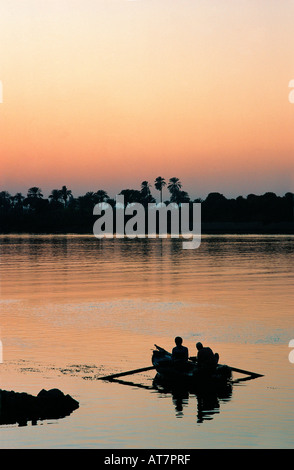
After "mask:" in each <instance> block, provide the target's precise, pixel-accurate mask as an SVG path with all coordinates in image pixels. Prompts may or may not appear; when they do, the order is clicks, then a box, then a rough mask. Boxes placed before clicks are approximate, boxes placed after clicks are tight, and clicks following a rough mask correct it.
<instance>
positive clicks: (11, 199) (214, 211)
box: [0, 176, 294, 233]
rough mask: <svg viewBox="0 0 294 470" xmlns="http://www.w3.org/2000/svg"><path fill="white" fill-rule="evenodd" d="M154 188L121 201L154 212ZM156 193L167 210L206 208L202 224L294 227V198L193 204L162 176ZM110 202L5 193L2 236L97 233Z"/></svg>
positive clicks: (97, 195)
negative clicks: (101, 209)
mask: <svg viewBox="0 0 294 470" xmlns="http://www.w3.org/2000/svg"><path fill="white" fill-rule="evenodd" d="M151 187H152V185H151V184H150V183H149V182H148V181H143V182H142V183H141V185H140V188H139V189H123V190H121V191H120V193H119V195H123V196H124V202H125V205H128V204H132V203H134V202H137V203H140V204H142V205H144V206H146V207H147V206H148V204H149V203H156V199H155V198H154V196H153V195H152V193H151ZM154 188H155V190H156V191H158V193H159V200H160V202H161V203H163V202H164V203H165V204H166V205H169V204H172V203H176V204H178V205H179V207H181V204H183V203H189V204H190V206H191V207H192V204H193V203H195V202H197V203H201V211H202V223H204V224H205V223H221V224H222V223H226V222H231V223H239V224H240V223H261V224H271V223H280V222H286V223H292V222H293V200H294V195H293V193H290V192H288V193H286V194H285V195H284V196H277V195H276V194H275V193H273V192H267V193H265V194H263V195H255V194H249V195H248V196H246V197H244V196H238V197H236V198H230V199H228V198H226V197H225V196H224V195H223V194H220V193H218V192H212V193H209V194H208V196H207V197H206V198H205V199H204V200H203V199H201V198H196V199H194V200H192V199H191V198H190V196H189V194H188V193H187V192H186V191H184V190H183V189H182V183H181V181H180V179H179V178H176V177H173V178H170V179H169V180H168V181H166V180H165V178H163V177H161V176H158V177H157V178H156V179H155V181H154ZM164 188H166V189H167V191H168V193H169V198H168V199H167V200H164V198H163V190H164ZM101 202H106V203H108V204H110V205H111V206H112V207H113V208H114V209H115V204H116V200H115V199H114V198H111V197H110V196H109V195H108V193H107V192H106V191H104V190H103V189H98V190H97V191H89V192H87V193H86V194H84V195H82V196H78V197H74V195H73V193H72V191H71V190H70V189H68V188H67V187H66V186H65V185H64V186H62V188H61V189H53V190H52V191H51V193H50V195H49V196H48V198H45V197H44V195H43V193H42V190H41V188H39V187H32V188H29V189H28V191H27V194H26V195H23V194H22V193H20V192H18V193H16V194H15V195H11V194H10V193H9V192H7V191H0V232H1V233H10V232H16V233H70V232H74V233H77V232H79V233H91V232H92V228H93V222H94V220H95V217H94V216H93V208H94V206H95V205H96V204H98V203H101Z"/></svg>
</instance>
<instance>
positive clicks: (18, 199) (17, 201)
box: [10, 193, 25, 209]
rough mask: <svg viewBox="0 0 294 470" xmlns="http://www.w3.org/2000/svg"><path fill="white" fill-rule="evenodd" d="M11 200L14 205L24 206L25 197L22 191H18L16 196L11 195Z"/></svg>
mask: <svg viewBox="0 0 294 470" xmlns="http://www.w3.org/2000/svg"><path fill="white" fill-rule="evenodd" d="M10 199H11V201H12V203H13V206H14V207H17V208H21V209H22V208H23V201H24V199H25V197H24V196H23V195H22V194H21V193H16V194H15V196H11V198H10Z"/></svg>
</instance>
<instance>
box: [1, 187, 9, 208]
mask: <svg viewBox="0 0 294 470" xmlns="http://www.w3.org/2000/svg"><path fill="white" fill-rule="evenodd" d="M10 204H11V195H10V194H9V192H8V191H1V192H0V207H1V208H4V209H7V208H8V207H9V206H10Z"/></svg>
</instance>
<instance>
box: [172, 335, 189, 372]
mask: <svg viewBox="0 0 294 470" xmlns="http://www.w3.org/2000/svg"><path fill="white" fill-rule="evenodd" d="M175 343H176V346H175V347H174V348H173V350H172V360H173V363H174V365H175V366H176V367H177V368H185V366H186V364H187V362H188V359H189V350H188V348H187V347H186V346H183V339H182V338H181V337H180V336H177V337H176V338H175Z"/></svg>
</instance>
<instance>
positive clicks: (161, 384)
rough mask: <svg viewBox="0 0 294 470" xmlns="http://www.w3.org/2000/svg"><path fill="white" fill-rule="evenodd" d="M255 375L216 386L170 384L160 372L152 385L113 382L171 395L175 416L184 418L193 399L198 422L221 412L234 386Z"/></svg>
mask: <svg viewBox="0 0 294 470" xmlns="http://www.w3.org/2000/svg"><path fill="white" fill-rule="evenodd" d="M254 379H255V377H242V378H239V379H235V380H231V381H229V382H227V383H225V384H219V385H218V386H216V387H202V388H201V387H198V388H194V389H193V388H188V387H187V386H185V385H182V384H181V385H175V384H169V383H167V382H166V381H164V380H162V378H161V377H160V375H159V374H156V376H155V377H154V378H153V381H152V385H146V384H143V383H138V382H133V381H127V380H122V379H115V378H114V379H111V382H115V383H119V384H121V385H127V386H130V387H136V388H143V389H145V390H150V391H153V392H154V391H155V392H157V393H159V394H164V395H167V396H170V397H171V399H172V404H173V406H174V411H175V416H176V417H177V418H182V417H183V416H184V409H185V408H186V407H188V405H189V403H191V401H194V400H195V399H196V402H197V415H196V416H197V424H201V423H203V422H204V421H207V420H212V419H213V415H215V414H219V413H220V408H221V404H224V403H227V402H229V401H230V400H231V398H232V395H233V386H234V385H235V384H238V383H240V382H245V381H248V380H254Z"/></svg>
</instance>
